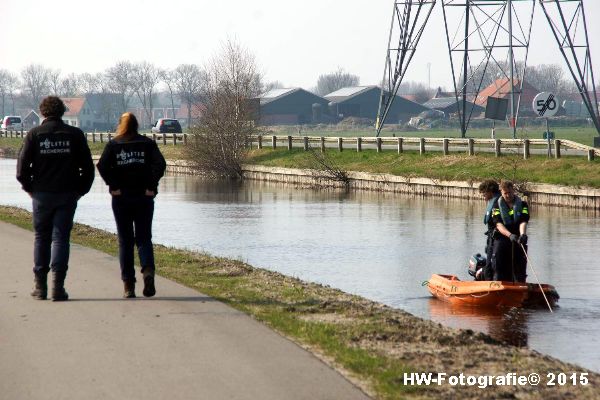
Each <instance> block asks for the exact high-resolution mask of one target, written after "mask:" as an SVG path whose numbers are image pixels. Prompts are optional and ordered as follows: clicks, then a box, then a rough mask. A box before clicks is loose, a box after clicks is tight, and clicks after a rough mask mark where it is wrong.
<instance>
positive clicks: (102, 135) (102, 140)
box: [100, 132, 104, 143]
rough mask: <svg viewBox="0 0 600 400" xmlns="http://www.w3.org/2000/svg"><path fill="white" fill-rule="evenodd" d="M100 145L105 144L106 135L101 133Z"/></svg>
mask: <svg viewBox="0 0 600 400" xmlns="http://www.w3.org/2000/svg"><path fill="white" fill-rule="evenodd" d="M100 143H104V133H102V132H100Z"/></svg>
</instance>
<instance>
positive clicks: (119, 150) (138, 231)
mask: <svg viewBox="0 0 600 400" xmlns="http://www.w3.org/2000/svg"><path fill="white" fill-rule="evenodd" d="M165 168H166V163H165V159H164V157H163V155H162V154H161V152H160V150H159V149H158V146H157V145H156V142H154V141H153V140H151V139H148V138H147V137H145V136H142V135H140V134H139V133H138V122H137V119H136V118H135V115H133V114H132V113H129V112H126V113H124V114H123V115H121V118H120V119H119V125H118V126H117V133H116V135H115V137H114V138H113V139H112V140H111V141H110V142H109V143H108V144H107V145H106V147H105V148H104V152H103V153H102V156H101V157H100V160H99V161H98V171H99V172H100V175H101V176H102V178H103V179H104V181H105V182H106V184H107V185H108V188H109V191H110V194H111V195H112V209H113V213H114V216H115V221H116V223H117V232H118V235H119V264H120V266H121V279H122V281H123V285H124V293H123V297H125V298H133V297H135V283H136V279H135V269H134V265H133V262H134V245H137V249H138V255H139V258H140V264H141V267H142V274H143V276H144V290H143V294H144V296H146V297H152V296H154V295H155V294H156V288H155V285H154V271H155V265H154V249H153V245H152V218H153V215H154V197H155V196H156V194H157V193H158V181H159V180H160V178H161V177H162V176H163V175H164V172H165Z"/></svg>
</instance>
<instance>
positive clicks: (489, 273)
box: [475, 179, 500, 281]
mask: <svg viewBox="0 0 600 400" xmlns="http://www.w3.org/2000/svg"><path fill="white" fill-rule="evenodd" d="M479 193H481V195H482V196H483V199H484V200H485V201H486V202H487V203H486V209H485V215H484V217H483V223H484V224H485V225H486V226H487V231H486V232H485V235H486V236H487V239H486V242H485V256H486V260H485V266H484V267H483V269H482V270H481V272H479V271H478V274H477V275H476V278H475V279H476V280H485V281H491V280H492V279H494V271H493V269H492V246H493V241H494V237H493V236H494V235H493V234H494V230H495V227H496V226H495V224H494V223H493V221H492V209H493V207H494V203H495V202H496V200H498V197H500V187H499V186H498V182H496V181H495V180H492V179H488V180H485V181H483V182H481V183H480V184H479Z"/></svg>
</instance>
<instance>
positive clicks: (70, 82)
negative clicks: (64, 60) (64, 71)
mask: <svg viewBox="0 0 600 400" xmlns="http://www.w3.org/2000/svg"><path fill="white" fill-rule="evenodd" d="M80 91H81V89H80V85H79V78H78V77H77V75H75V74H74V73H70V74H69V75H67V76H66V77H65V78H64V79H63V80H62V89H61V96H64V97H75V96H77V95H79V94H80Z"/></svg>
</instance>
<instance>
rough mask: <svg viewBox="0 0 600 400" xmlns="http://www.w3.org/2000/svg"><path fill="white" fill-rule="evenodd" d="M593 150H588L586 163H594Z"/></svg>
mask: <svg viewBox="0 0 600 400" xmlns="http://www.w3.org/2000/svg"><path fill="white" fill-rule="evenodd" d="M594 156H595V154H594V150H588V161H594Z"/></svg>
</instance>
